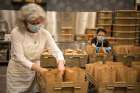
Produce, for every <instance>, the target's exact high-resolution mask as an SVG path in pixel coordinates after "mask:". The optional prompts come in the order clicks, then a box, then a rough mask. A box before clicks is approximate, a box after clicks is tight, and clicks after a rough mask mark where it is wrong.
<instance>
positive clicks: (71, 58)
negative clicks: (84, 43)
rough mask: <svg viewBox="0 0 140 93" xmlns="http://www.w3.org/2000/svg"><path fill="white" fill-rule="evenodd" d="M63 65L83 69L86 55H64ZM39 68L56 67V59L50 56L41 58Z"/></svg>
mask: <svg viewBox="0 0 140 93" xmlns="http://www.w3.org/2000/svg"><path fill="white" fill-rule="evenodd" d="M64 58H65V61H66V63H65V65H66V66H68V67H85V64H86V63H87V58H88V56H87V54H84V55H82V54H81V55H72V54H65V55H64ZM41 66H42V67H52V68H56V67H57V62H56V59H55V58H54V57H53V56H52V55H44V56H42V57H41Z"/></svg>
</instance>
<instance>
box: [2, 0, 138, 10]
mask: <svg viewBox="0 0 140 93" xmlns="http://www.w3.org/2000/svg"><path fill="white" fill-rule="evenodd" d="M10 1H11V0H0V2H1V3H0V4H1V5H0V9H12V6H11V3H10ZM134 5H135V0H47V10H53V11H97V10H114V9H121V10H124V9H134Z"/></svg>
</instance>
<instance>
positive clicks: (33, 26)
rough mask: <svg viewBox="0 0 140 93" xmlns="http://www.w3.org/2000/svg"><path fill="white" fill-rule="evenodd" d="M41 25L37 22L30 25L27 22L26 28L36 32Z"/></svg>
mask: <svg viewBox="0 0 140 93" xmlns="http://www.w3.org/2000/svg"><path fill="white" fill-rule="evenodd" d="M41 26H42V25H41V24H37V25H32V24H29V23H28V24H27V27H28V29H29V30H30V31H32V32H34V33H36V32H38V31H39V30H40V28H41Z"/></svg>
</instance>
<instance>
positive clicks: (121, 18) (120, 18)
mask: <svg viewBox="0 0 140 93" xmlns="http://www.w3.org/2000/svg"><path fill="white" fill-rule="evenodd" d="M115 19H119V20H139V19H140V18H137V17H115Z"/></svg>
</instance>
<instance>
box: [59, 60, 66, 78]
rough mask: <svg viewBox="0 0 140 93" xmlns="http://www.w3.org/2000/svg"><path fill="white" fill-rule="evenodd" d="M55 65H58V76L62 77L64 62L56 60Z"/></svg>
mask: <svg viewBox="0 0 140 93" xmlns="http://www.w3.org/2000/svg"><path fill="white" fill-rule="evenodd" d="M57 63H58V70H59V71H60V74H62V75H63V74H64V70H65V66H64V64H65V61H64V60H58V61H57Z"/></svg>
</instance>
